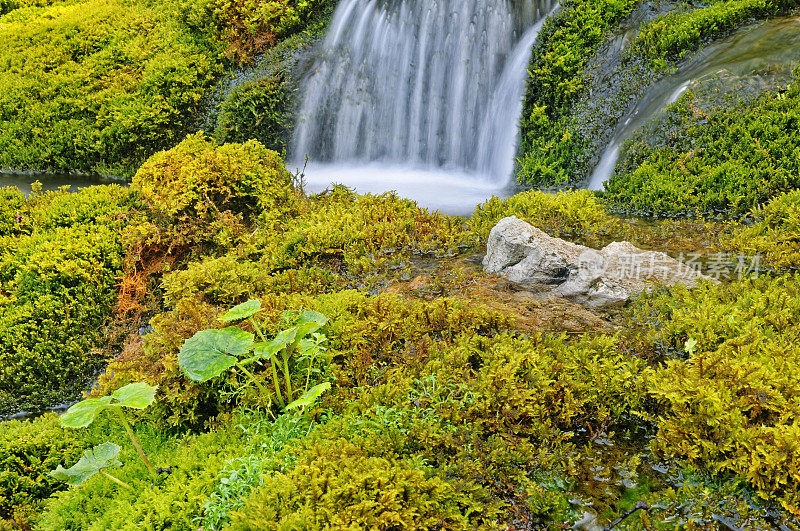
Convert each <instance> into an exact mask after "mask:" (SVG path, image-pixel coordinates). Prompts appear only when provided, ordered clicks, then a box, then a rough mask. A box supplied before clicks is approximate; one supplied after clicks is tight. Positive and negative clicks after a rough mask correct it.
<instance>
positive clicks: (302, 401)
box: [286, 382, 331, 409]
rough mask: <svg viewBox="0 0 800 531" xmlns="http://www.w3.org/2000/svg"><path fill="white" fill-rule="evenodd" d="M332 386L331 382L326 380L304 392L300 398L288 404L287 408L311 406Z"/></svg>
mask: <svg viewBox="0 0 800 531" xmlns="http://www.w3.org/2000/svg"><path fill="white" fill-rule="evenodd" d="M330 388H331V383H330V382H324V383H321V384H319V385H315V386H314V387H312V388H311V389H309V390H308V391H306V392H305V393H303V396H301V397H300V398H298V399H297V400H295V401H294V402H292V403H291V404H289V405H288V406H286V409H295V408H299V407H305V406H310V405H311V404H313V403H314V402H316V401H317V398H319V397H320V395H321V394H322V393H324V392H325V391H327V390H328V389H330Z"/></svg>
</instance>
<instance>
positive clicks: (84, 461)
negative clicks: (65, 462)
mask: <svg viewBox="0 0 800 531" xmlns="http://www.w3.org/2000/svg"><path fill="white" fill-rule="evenodd" d="M119 450H120V447H119V446H117V445H116V444H114V443H111V442H104V443H103V444H98V445H97V446H95V447H94V448H90V449H88V450H86V451H85V452H83V457H81V458H80V460H79V461H78V462H77V463H75V464H74V465H72V466H71V467H69V468H64V467H62V466H61V465H58V468H56V469H55V470H53V471H51V472H50V475H51V476H53V477H54V478H56V479H61V480H63V481H66V482H67V483H69V484H70V485H76V486H77V485H80V484H82V483H83V482H84V481H86V480H87V479H89V478H90V477H92V476H94V475H95V474H97V473H98V472H99V471H100V470H102V469H104V468H108V467H111V466H120V462H119V461H117V455H119Z"/></svg>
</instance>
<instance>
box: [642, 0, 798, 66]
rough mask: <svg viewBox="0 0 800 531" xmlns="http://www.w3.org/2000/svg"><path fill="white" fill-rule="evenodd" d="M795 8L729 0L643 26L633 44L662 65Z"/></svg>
mask: <svg viewBox="0 0 800 531" xmlns="http://www.w3.org/2000/svg"><path fill="white" fill-rule="evenodd" d="M796 8H797V4H796V3H795V2H793V1H791V0H745V1H741V0H728V1H716V2H713V3H711V5H707V6H703V7H699V8H697V9H693V10H689V11H685V10H677V11H670V12H668V13H665V14H663V15H661V16H660V17H658V18H657V19H656V20H653V21H652V22H650V23H648V24H646V25H645V27H643V28H642V29H641V31H640V32H639V34H638V35H637V36H636V40H635V41H634V43H633V45H634V46H635V47H636V49H637V51H638V52H639V53H641V54H642V55H644V56H645V57H647V58H649V59H653V60H658V61H662V62H663V61H664V60H665V59H676V58H679V57H683V56H684V55H686V54H687V53H689V52H691V51H693V50H694V49H696V48H697V47H698V46H700V45H701V44H703V43H704V42H706V41H708V40H710V39H711V38H713V37H715V36H718V35H721V34H724V33H725V32H727V31H730V30H732V29H734V28H736V27H738V26H741V25H742V24H746V23H748V22H750V21H752V20H754V19H763V18H766V17H769V16H775V15H777V14H780V13H788V12H790V11H791V10H793V9H796Z"/></svg>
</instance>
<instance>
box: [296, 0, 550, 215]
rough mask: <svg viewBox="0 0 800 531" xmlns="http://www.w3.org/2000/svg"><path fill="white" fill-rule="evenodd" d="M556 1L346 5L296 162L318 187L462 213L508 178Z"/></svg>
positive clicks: (313, 75) (313, 72)
mask: <svg viewBox="0 0 800 531" xmlns="http://www.w3.org/2000/svg"><path fill="white" fill-rule="evenodd" d="M553 5H554V3H551V1H550V0H426V1H425V2H420V1H419V0H342V2H340V4H339V6H338V8H337V10H336V13H335V15H334V19H333V22H332V24H331V27H330V30H329V32H328V35H327V36H326V39H325V41H324V42H323V43H322V44H321V45H320V48H319V49H318V50H317V52H316V53H317V54H318V56H317V57H316V59H315V60H314V62H313V64H312V66H311V68H310V70H309V72H308V74H307V75H306V79H305V80H304V81H303V83H302V85H303V86H304V87H305V91H304V93H303V95H302V100H301V106H300V111H299V114H298V122H297V126H296V129H295V137H294V142H293V150H292V154H293V157H294V160H295V163H296V164H298V165H299V166H302V164H303V162H302V161H303V159H304V158H305V157H306V156H308V157H309V160H310V162H309V166H308V168H307V171H306V179H307V183H308V184H309V185H310V186H311V188H312V189H313V188H325V187H327V186H329V185H330V184H331V183H332V182H339V183H343V184H347V185H350V186H353V187H355V188H356V189H357V190H358V191H360V192H379V191H385V190H397V191H398V192H399V193H400V194H401V195H403V196H406V197H410V198H412V199H415V200H417V201H419V202H420V203H422V204H424V205H425V206H428V207H432V208H439V209H441V210H445V211H449V212H457V213H464V212H467V211H469V210H471V209H472V207H474V205H475V204H476V203H478V202H481V201H483V200H484V199H486V197H488V196H490V195H492V193H500V192H501V190H503V189H504V188H506V187H507V186H508V185H509V183H510V179H511V176H512V173H513V166H514V153H515V150H516V140H517V136H518V130H519V119H520V114H521V111H522V98H523V91H524V89H525V77H526V72H527V70H526V66H527V63H528V60H529V58H530V51H531V48H532V46H533V43H534V41H535V39H536V36H537V34H538V32H539V29H540V28H541V25H542V23H543V21H544V16H545V15H546V13H547V12H549V11H550V10H551V9H552V7H553Z"/></svg>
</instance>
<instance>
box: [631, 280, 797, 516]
mask: <svg viewBox="0 0 800 531" xmlns="http://www.w3.org/2000/svg"><path fill="white" fill-rule="evenodd" d="M798 286H800V277H798V276H796V275H795V276H786V277H780V278H776V279H769V278H766V277H762V278H758V279H755V280H745V281H741V282H736V283H732V284H730V285H728V286H710V285H707V286H705V287H703V288H701V289H698V290H694V291H690V290H687V289H684V288H676V290H675V291H674V293H673V295H671V296H670V295H667V294H664V295H661V296H660V297H661V298H662V299H664V302H665V303H666V304H665V305H663V306H662V307H661V310H660V311H657V312H656V313H655V315H650V316H649V317H647V318H646V322H648V323H649V325H648V326H647V327H646V329H647V328H649V329H650V331H649V334H650V336H649V337H650V340H651V342H653V343H659V342H661V343H666V344H667V345H669V346H670V347H671V348H672V352H673V354H672V356H671V357H672V359H668V360H667V361H666V363H665V364H664V365H663V366H661V367H659V368H657V369H656V370H655V372H654V373H653V375H652V376H651V377H649V378H648V380H647V387H648V393H649V394H651V395H652V396H653V397H655V398H656V399H658V401H659V403H660V405H661V407H662V409H661V410H660V413H659V416H658V417H657V422H658V436H657V438H656V439H655V441H654V442H653V444H654V446H655V448H657V449H658V451H660V452H661V453H662V454H663V455H666V456H668V457H680V458H684V459H686V460H688V461H689V462H691V463H693V464H695V465H696V466H698V467H702V468H706V469H708V470H710V471H712V472H714V473H721V474H735V475H737V476H739V477H741V478H743V479H745V480H746V481H747V482H749V483H750V484H751V485H752V486H753V488H754V489H755V490H756V491H757V492H758V493H759V494H760V495H761V496H762V497H764V498H765V499H777V500H779V501H780V502H781V504H782V505H783V507H784V508H785V509H786V510H788V511H790V512H792V513H794V514H797V513H798V501H799V500H800V497H799V496H800V494H799V491H798V487H799V486H800V470H798V468H797V463H798V462H800V460H799V459H798V451H800V449H798V447H797V444H796V441H797V440H798V439H797V436H798V425H797V420H796V419H797V418H798V414H800V401H799V400H798V397H800V373H798V370H797V367H798V364H797V362H798V357H799V356H800V351H799V350H798V348H797V344H798V335H799V334H800V328H798V326H797V323H798V322H800V320H798V317H800V303H798V300H800V299H798ZM650 308H651V310H652V309H654V307H653V306H651V307H650ZM690 340H691V341H690ZM695 342H696V344H694V346H693V343H695ZM684 351H685V352H684Z"/></svg>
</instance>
